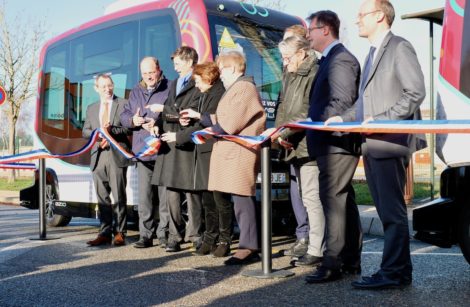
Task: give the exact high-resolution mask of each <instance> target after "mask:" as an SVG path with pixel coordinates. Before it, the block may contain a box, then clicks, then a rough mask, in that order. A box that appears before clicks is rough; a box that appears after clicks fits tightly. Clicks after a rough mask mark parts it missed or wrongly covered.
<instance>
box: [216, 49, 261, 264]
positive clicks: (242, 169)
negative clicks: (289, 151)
mask: <svg viewBox="0 0 470 307" xmlns="http://www.w3.org/2000/svg"><path fill="white" fill-rule="evenodd" d="M217 65H218V66H219V70H220V78H221V80H222V82H223V83H224V87H225V88H226V92H225V94H224V95H223V96H222V99H221V100H220V102H219V105H218V107H217V111H216V121H217V123H216V124H215V125H214V126H212V129H213V131H214V132H217V133H224V134H239V135H252V136H253V135H259V134H261V133H262V132H263V130H264V128H265V123H266V116H265V114H264V108H263V106H262V104H261V99H260V96H259V94H258V91H257V89H256V86H255V84H254V81H253V78H252V77H246V76H244V74H245V68H246V60H245V58H244V56H243V55H242V54H240V53H238V52H229V53H225V54H222V55H220V56H219V57H218V58H217ZM258 162H259V149H253V148H247V147H244V146H242V145H239V144H237V143H234V142H230V141H226V140H222V139H219V140H218V141H217V142H216V143H215V144H214V147H213V150H212V156H211V161H210V170H209V190H211V191H218V192H223V193H230V194H231V195H232V198H233V201H234V209H235V217H236V219H237V223H238V226H239V228H240V240H239V242H240V243H239V248H238V250H237V252H236V253H235V254H234V255H233V256H232V257H231V258H229V259H228V260H226V261H225V264H226V265H235V264H246V263H250V262H253V261H256V260H259V255H258V248H259V244H258V231H257V223H256V207H255V200H254V195H255V186H256V176H257V174H258V166H259V163H258Z"/></svg>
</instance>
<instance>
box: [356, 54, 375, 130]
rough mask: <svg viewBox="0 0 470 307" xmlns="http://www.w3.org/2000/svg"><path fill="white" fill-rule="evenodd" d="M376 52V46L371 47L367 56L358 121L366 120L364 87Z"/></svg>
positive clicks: (357, 103)
mask: <svg viewBox="0 0 470 307" xmlns="http://www.w3.org/2000/svg"><path fill="white" fill-rule="evenodd" d="M374 52H375V47H370V50H369V55H368V56H367V60H366V64H365V66H364V70H363V71H362V78H361V84H360V86H359V97H358V98H357V102H356V121H358V122H362V121H364V89H365V88H366V82H367V79H368V78H369V72H370V69H371V68H372V64H373V63H374Z"/></svg>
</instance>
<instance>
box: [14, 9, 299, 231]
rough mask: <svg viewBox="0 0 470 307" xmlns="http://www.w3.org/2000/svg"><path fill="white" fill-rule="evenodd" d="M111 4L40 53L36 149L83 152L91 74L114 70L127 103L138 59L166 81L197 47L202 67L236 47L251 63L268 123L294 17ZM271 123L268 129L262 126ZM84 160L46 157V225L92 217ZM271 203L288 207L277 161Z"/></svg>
mask: <svg viewBox="0 0 470 307" xmlns="http://www.w3.org/2000/svg"><path fill="white" fill-rule="evenodd" d="M127 2H128V3H133V5H134V6H130V7H126V8H122V7H119V8H114V9H112V10H111V12H107V13H106V14H105V15H104V16H102V17H100V18H98V19H95V20H92V21H90V22H87V23H85V24H83V25H81V26H80V27H78V28H74V29H72V30H70V31H68V32H66V33H64V34H62V35H60V36H58V37H56V38H54V39H52V40H50V41H49V42H48V43H47V44H46V45H45V46H44V48H43V49H42V52H41V55H40V69H41V71H40V75H39V86H38V91H39V93H38V99H37V111H36V123H35V130H36V131H35V132H36V136H37V138H36V139H37V144H38V146H37V147H39V148H40V147H42V148H46V149H48V150H49V151H50V152H52V153H69V152H73V151H75V150H77V149H79V148H81V147H82V146H83V145H84V144H85V142H86V140H84V139H83V138H82V127H83V123H84V121H85V115H86V109H87V106H88V105H89V104H91V103H93V102H94V101H97V100H98V96H97V94H96V93H95V92H94V90H93V82H94V79H93V77H94V76H96V75H97V74H99V73H102V72H106V73H111V74H112V77H113V80H114V83H115V94H116V95H117V96H119V97H124V98H127V97H128V96H129V93H130V90H131V89H132V88H133V86H134V85H135V84H136V83H137V82H138V81H139V79H140V73H139V60H140V59H141V58H142V57H144V56H149V55H151V56H156V57H157V58H158V59H159V60H160V65H161V68H162V70H163V72H164V74H165V75H166V77H167V78H168V79H170V80H171V79H175V78H176V77H177V74H176V72H175V71H174V69H173V63H172V61H171V59H170V57H171V54H172V53H173V51H174V50H175V49H176V48H178V47H179V46H182V45H189V46H192V47H194V48H195V49H196V50H197V51H198V54H199V58H200V62H204V61H208V60H213V59H214V57H215V56H216V55H217V54H218V53H219V52H221V51H224V50H232V49H234V50H239V51H242V52H244V53H245V55H246V58H247V74H248V75H252V76H254V78H255V82H256V85H257V87H258V90H259V92H260V95H261V98H262V101H263V104H264V106H265V110H266V114H267V117H268V119H269V120H271V123H270V125H273V120H274V116H275V110H276V103H277V101H278V95H279V91H280V87H281V74H282V63H281V56H280V54H279V51H278V48H277V44H278V43H279V41H280V40H281V39H282V35H283V31H284V29H285V28H286V27H289V26H291V25H293V24H302V23H303V21H302V20H301V19H299V18H296V17H293V16H290V15H287V14H284V13H281V12H277V11H274V10H270V9H266V8H262V7H258V6H255V5H251V4H245V3H240V2H236V1H225V0H191V1H188V0H160V1H141V2H140V3H142V2H146V3H143V4H141V5H137V6H135V3H136V2H137V3H139V1H127ZM268 125H269V124H268ZM88 164H89V154H84V155H81V156H77V157H72V158H66V159H48V160H47V175H46V177H47V180H46V181H47V187H46V190H47V193H46V194H47V196H46V198H47V205H46V206H47V209H46V211H47V221H48V224H49V225H50V226H61V225H62V226H63V225H67V224H68V223H69V221H70V219H71V218H72V217H73V216H81V217H97V216H98V210H97V206H96V196H95V192H94V187H93V182H92V176H91V172H90V170H89V167H88ZM272 181H273V200H274V203H276V202H278V203H283V204H285V206H284V207H286V208H290V205H289V196H288V195H289V193H288V185H289V172H288V169H287V168H286V167H280V168H278V170H276V166H274V165H273V176H272ZM37 190H38V185H37V180H36V183H35V185H34V186H32V187H30V188H28V189H25V190H23V191H21V193H20V198H21V202H22V205H23V206H25V207H29V208H37V207H38V204H37V195H38V194H37V193H38V192H37ZM136 191H138V189H137V176H136V170H135V168H134V167H129V170H128V187H127V195H128V204H129V206H128V209H129V210H128V212H129V213H130V215H131V219H132V217H135V216H136V213H137V210H136V208H135V206H136V205H138V203H139V196H138V194H137V193H136Z"/></svg>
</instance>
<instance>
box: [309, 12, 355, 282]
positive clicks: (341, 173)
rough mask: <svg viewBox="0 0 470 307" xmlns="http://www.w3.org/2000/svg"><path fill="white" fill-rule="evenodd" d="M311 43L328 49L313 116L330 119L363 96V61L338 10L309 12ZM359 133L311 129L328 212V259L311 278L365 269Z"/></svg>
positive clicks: (311, 151)
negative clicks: (346, 40)
mask: <svg viewBox="0 0 470 307" xmlns="http://www.w3.org/2000/svg"><path fill="white" fill-rule="evenodd" d="M308 19H309V21H310V27H309V34H308V39H309V41H310V46H311V47H312V48H313V49H315V50H316V51H318V52H320V53H321V54H322V58H321V59H320V67H319V69H318V73H317V76H316V78H315V79H314V80H313V84H312V89H311V91H310V108H309V111H308V116H309V117H310V118H311V119H312V120H313V121H325V120H327V119H328V118H330V117H332V116H335V115H339V114H342V113H343V112H344V111H346V110H347V109H349V108H351V107H352V106H353V104H354V102H355V101H356V99H357V89H358V85H359V75H360V67H359V62H358V61H357V60H356V58H355V57H354V56H353V55H352V54H351V53H350V52H349V51H348V50H347V49H346V48H345V47H344V46H343V45H342V44H341V43H340V42H339V41H338V37H339V28H340V20H339V18H338V16H337V15H336V13H334V12H332V11H319V12H316V13H314V14H312V15H311V16H310V17H309V18H308ZM359 138H360V136H359V135H357V134H347V133H337V132H334V133H333V132H323V131H313V130H309V131H307V146H308V152H309V155H310V157H311V158H314V159H316V161H317V165H318V169H319V172H320V173H319V189H320V200H321V203H322V205H323V209H324V214H325V227H326V231H325V250H324V253H323V260H322V263H321V265H320V266H319V267H318V269H317V270H316V271H314V273H313V274H311V275H308V276H307V277H306V281H307V283H323V282H328V281H333V280H337V279H339V278H341V276H342V274H343V273H345V274H356V273H359V272H360V270H361V267H360V258H361V249H362V230H361V224H360V219H359V212H358V209H357V206H356V202H355V195H354V189H353V187H352V185H351V180H352V177H353V175H354V171H355V170H356V166H357V163H358V161H359V150H360V147H359V144H360V143H359Z"/></svg>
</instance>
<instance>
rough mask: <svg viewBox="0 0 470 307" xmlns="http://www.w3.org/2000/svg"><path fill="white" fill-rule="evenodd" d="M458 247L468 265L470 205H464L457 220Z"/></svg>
mask: <svg viewBox="0 0 470 307" xmlns="http://www.w3.org/2000/svg"><path fill="white" fill-rule="evenodd" d="M458 228H459V232H458V233H459V245H460V249H461V250H462V253H463V256H464V257H465V259H466V260H467V262H468V263H469V264H470V205H468V204H467V205H464V206H463V208H462V211H461V214H460V219H459V224H458Z"/></svg>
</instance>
